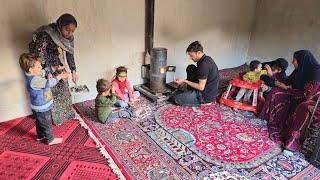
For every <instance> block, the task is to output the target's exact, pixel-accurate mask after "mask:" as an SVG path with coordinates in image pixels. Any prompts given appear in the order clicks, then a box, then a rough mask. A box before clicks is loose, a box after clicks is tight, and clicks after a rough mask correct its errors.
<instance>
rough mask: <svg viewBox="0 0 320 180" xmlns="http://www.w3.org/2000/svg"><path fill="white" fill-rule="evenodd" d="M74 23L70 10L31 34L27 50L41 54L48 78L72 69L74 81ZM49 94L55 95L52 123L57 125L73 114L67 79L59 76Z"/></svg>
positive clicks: (74, 79) (75, 78)
mask: <svg viewBox="0 0 320 180" xmlns="http://www.w3.org/2000/svg"><path fill="white" fill-rule="evenodd" d="M77 25H78V24H77V21H76V19H75V18H74V17H73V16H72V15H71V14H63V15H61V16H60V17H59V18H58V20H57V21H56V23H52V24H49V25H45V26H41V27H40V28H39V29H37V30H36V32H35V33H34V34H33V38H32V41H31V42H30V44H29V51H30V52H31V53H34V54H36V55H38V56H40V57H41V59H42V66H43V67H44V69H45V70H46V72H47V76H48V78H51V77H53V76H55V75H57V74H59V73H61V72H62V71H71V73H72V81H73V82H74V83H76V82H77V79H78V75H77V72H76V65H75V61H74V38H73V33H74V31H75V30H76V28H77ZM52 94H53V97H54V106H53V109H52V119H53V123H54V124H56V125H59V124H61V123H63V122H64V121H65V120H68V119H72V118H74V117H75V115H74V112H73V110H72V108H71V104H72V101H71V94H70V91H69V83H68V81H63V80H61V81H60V82H59V83H58V84H57V85H56V86H55V87H54V88H52Z"/></svg>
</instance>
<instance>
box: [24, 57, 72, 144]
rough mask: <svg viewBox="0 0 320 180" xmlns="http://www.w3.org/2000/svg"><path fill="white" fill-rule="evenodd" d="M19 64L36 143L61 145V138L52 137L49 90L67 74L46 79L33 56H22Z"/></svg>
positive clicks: (51, 102) (50, 95) (37, 60)
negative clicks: (22, 73) (33, 120)
mask: <svg viewBox="0 0 320 180" xmlns="http://www.w3.org/2000/svg"><path fill="white" fill-rule="evenodd" d="M19 64H20V67H21V69H22V70H23V71H24V73H25V80H26V88H27V91H28V93H29V95H30V102H31V109H32V112H33V115H34V116H35V118H36V132H37V135H36V136H37V141H45V142H46V143H47V144H48V145H54V144H59V143H61V142H62V138H54V137H53V131H52V116H51V109H52V106H53V98H52V92H51V89H50V88H51V87H53V86H55V85H56V84H57V83H58V82H59V80H60V79H66V78H68V76H69V74H68V73H66V72H64V73H61V74H59V75H57V76H56V77H54V78H49V79H46V78H45V75H46V74H45V71H44V70H43V69H42V66H41V59H40V58H39V57H37V56H35V55H34V54H29V53H24V54H22V55H21V56H20V59H19Z"/></svg>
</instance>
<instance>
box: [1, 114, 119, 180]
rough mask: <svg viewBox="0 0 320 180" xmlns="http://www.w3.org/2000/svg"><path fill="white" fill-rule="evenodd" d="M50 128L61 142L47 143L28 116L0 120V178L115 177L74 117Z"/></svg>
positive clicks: (94, 178)
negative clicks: (40, 136) (39, 138)
mask: <svg viewBox="0 0 320 180" xmlns="http://www.w3.org/2000/svg"><path fill="white" fill-rule="evenodd" d="M53 130H54V135H55V137H62V138H63V139H64V141H63V143H61V144H58V145H52V146H48V145H46V144H44V143H42V142H38V141H36V140H35V123H34V119H32V118H31V117H24V118H18V119H15V120H11V121H8V122H3V123H0V179H92V180H97V179H118V176H117V174H116V173H114V171H113V169H112V168H111V167H110V166H109V165H108V161H107V159H106V158H105V157H104V156H103V155H102V154H101V153H100V152H99V150H98V149H97V148H96V145H95V144H94V142H93V140H92V139H90V138H89V135H88V133H87V131H86V130H85V129H84V128H82V127H81V126H80V124H79V122H78V121H77V120H70V121H67V122H65V123H63V124H62V125H61V126H54V128H53Z"/></svg>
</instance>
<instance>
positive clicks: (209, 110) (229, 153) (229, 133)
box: [155, 104, 281, 168]
mask: <svg viewBox="0 0 320 180" xmlns="http://www.w3.org/2000/svg"><path fill="white" fill-rule="evenodd" d="M155 119H156V122H157V123H158V124H159V125H160V126H161V127H163V128H164V129H165V130H166V131H167V132H168V133H167V135H166V136H167V137H168V138H169V137H170V136H173V138H175V139H176V140H177V141H178V142H179V143H181V146H184V145H185V146H187V147H188V148H189V149H190V150H191V151H193V152H195V153H196V154H197V155H198V156H199V157H200V158H202V159H203V160H205V161H207V162H212V163H214V164H218V165H221V166H231V167H233V168H253V167H257V166H259V165H260V164H262V163H264V162H266V161H267V160H269V159H270V158H271V157H273V156H275V155H277V154H279V153H280V152H281V149H280V147H278V145H276V144H275V143H274V142H273V141H271V140H270V139H269V137H268V131H267V126H266V122H264V121H262V120H260V119H256V118H252V117H246V116H244V115H242V114H240V113H237V112H235V111H233V110H231V109H230V108H227V107H225V106H220V105H219V104H211V105H206V106H201V107H181V106H175V105H171V104H168V105H165V106H162V107H161V108H159V109H158V110H157V111H156V112H155Z"/></svg>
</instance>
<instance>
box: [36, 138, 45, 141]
mask: <svg viewBox="0 0 320 180" xmlns="http://www.w3.org/2000/svg"><path fill="white" fill-rule="evenodd" d="M44 139H45V137H42V138H36V141H43V140H44Z"/></svg>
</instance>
